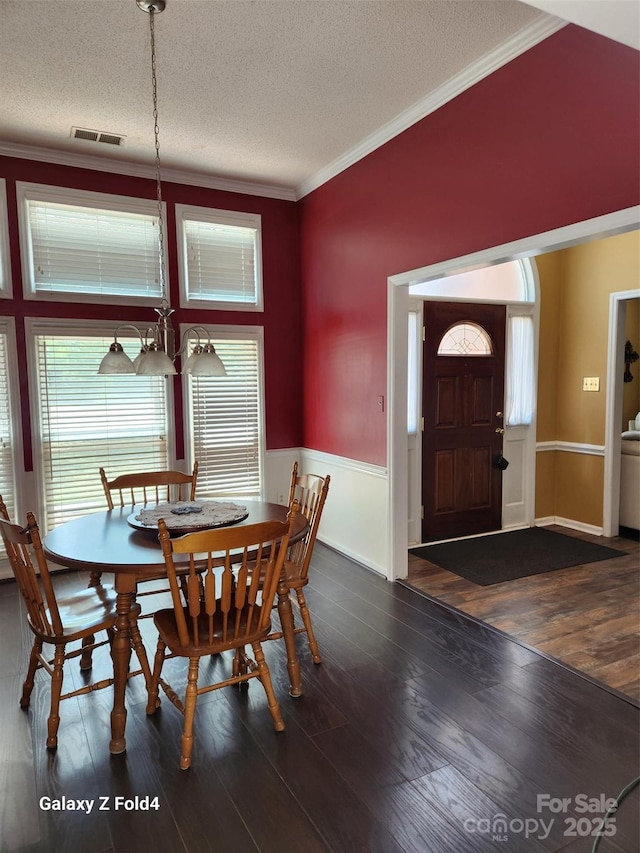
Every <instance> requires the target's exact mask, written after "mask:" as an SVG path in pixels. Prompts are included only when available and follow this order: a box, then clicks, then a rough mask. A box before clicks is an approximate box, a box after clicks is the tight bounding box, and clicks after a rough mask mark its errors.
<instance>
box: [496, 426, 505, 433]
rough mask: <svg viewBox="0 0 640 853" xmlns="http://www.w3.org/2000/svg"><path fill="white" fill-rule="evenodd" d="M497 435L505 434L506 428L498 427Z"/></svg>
mask: <svg viewBox="0 0 640 853" xmlns="http://www.w3.org/2000/svg"><path fill="white" fill-rule="evenodd" d="M496 435H504V430H503V429H502V427H496Z"/></svg>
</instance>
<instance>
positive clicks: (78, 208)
mask: <svg viewBox="0 0 640 853" xmlns="http://www.w3.org/2000/svg"><path fill="white" fill-rule="evenodd" d="M17 186H18V203H19V210H20V239H21V249H22V264H23V277H24V283H25V285H24V286H25V297H26V298H28V299H34V298H43V297H44V298H55V299H57V300H60V299H61V298H62V299H64V298H67V299H68V298H72V299H73V301H74V302H77V301H83V302H87V301H98V300H100V301H103V300H104V298H105V297H113V300H112V301H114V302H118V303H120V304H122V303H126V302H135V301H136V300H137V301H140V299H144V301H145V302H152V301H157V300H158V299H160V298H161V297H162V288H161V285H160V273H159V255H158V220H157V204H156V202H155V201H150V200H147V199H134V198H126V197H123V196H112V195H106V194H104V193H89V192H82V191H80V190H75V191H74V190H67V189H62V188H58V187H47V186H41V185H37V184H24V183H18V185H17ZM65 295H66V296H65Z"/></svg>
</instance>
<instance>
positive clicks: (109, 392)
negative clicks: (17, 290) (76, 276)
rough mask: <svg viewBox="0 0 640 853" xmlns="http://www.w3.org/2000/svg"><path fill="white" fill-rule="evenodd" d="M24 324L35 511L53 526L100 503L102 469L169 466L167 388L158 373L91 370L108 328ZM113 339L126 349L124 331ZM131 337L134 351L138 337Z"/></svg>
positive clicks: (61, 323)
mask: <svg viewBox="0 0 640 853" xmlns="http://www.w3.org/2000/svg"><path fill="white" fill-rule="evenodd" d="M27 323H28V329H29V333H30V335H31V339H32V357H33V365H32V367H33V372H34V374H35V379H36V383H35V393H36V395H37V399H36V400H35V401H34V403H35V405H34V406H33V410H34V417H35V420H36V422H37V426H36V429H37V434H38V435H39V442H38V446H37V447H36V448H34V450H35V455H36V460H37V461H36V465H37V471H38V477H39V484H40V493H41V495H40V497H41V500H42V510H41V515H42V521H43V523H44V526H45V528H46V529H51V528H52V527H55V526H56V525H58V524H62V523H63V522H65V521H68V520H69V519H71V518H74V517H76V516H80V515H86V514H87V513H88V512H96V511H98V510H100V509H104V508H105V498H104V491H103V489H102V484H101V482H100V476H99V473H98V472H99V469H100V467H101V466H102V467H104V469H105V470H106V472H107V476H108V477H110V478H111V477H115V476H117V475H118V474H126V473H130V472H134V471H140V470H144V469H146V470H149V471H153V470H161V469H163V468H168V467H171V465H170V464H169V453H168V441H167V437H168V436H167V433H168V416H167V412H168V400H167V398H168V393H169V391H168V386H167V383H166V380H165V379H164V377H161V376H135V375H131V376H128V375H125V376H98V375H97V370H98V365H99V364H100V360H101V358H102V356H103V355H104V353H105V352H106V350H107V349H108V347H109V344H110V343H111V342H112V340H113V335H112V334H110V332H109V328H110V327H109V326H102V327H100V328H93V329H87V324H86V323H84V324H82V325H78V324H73V323H72V321H66V322H65V321H55V323H52V322H50V321H49V322H47V321H39V320H31V321H27ZM114 325H115V324H114ZM123 331H126V330H123ZM118 339H119V340H121V342H122V343H123V345H124V346H125V348H127V337H126V336H124V335H123V334H122V332H120V333H119V334H118ZM129 340H130V342H131V347H129V348H130V349H131V350H132V351H133V352H135V349H136V343H137V340H138V339H137V337H132V338H130V339H129ZM133 352H132V353H131V354H133Z"/></svg>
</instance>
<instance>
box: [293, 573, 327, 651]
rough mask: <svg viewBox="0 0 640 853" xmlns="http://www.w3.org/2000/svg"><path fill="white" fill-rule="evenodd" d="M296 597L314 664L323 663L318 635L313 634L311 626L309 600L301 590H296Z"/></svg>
mask: <svg viewBox="0 0 640 853" xmlns="http://www.w3.org/2000/svg"><path fill="white" fill-rule="evenodd" d="M296 595H297V596H298V606H299V608H300V616H302V622H303V623H304V629H305V631H306V632H307V641H308V643H309V650H310V652H311V657H312V658H313V662H314V663H322V658H321V657H320V650H319V649H318V641H317V640H316V635H315V634H314V633H313V626H312V624H311V614H310V613H309V608H308V607H307V600H306V598H305V597H304V593H303V591H302V590H301V589H297V590H296Z"/></svg>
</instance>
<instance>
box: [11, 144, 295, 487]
mask: <svg viewBox="0 0 640 853" xmlns="http://www.w3.org/2000/svg"><path fill="white" fill-rule="evenodd" d="M0 177H3V178H5V179H6V182H7V203H8V209H9V239H10V243H11V268H12V278H13V292H14V299H13V300H4V299H3V300H0V314H2V315H12V316H15V318H16V332H17V338H18V367H19V376H20V386H21V401H22V420H23V425H24V433H25V435H24V446H25V466H26V470H28V471H29V470H31V469H32V460H31V430H30V418H29V409H28V388H27V370H26V352H25V347H24V322H23V321H24V317H25V316H32V317H43V316H44V317H65V318H66V317H77V318H87V319H95V318H106V319H114V320H125V319H126V320H128V321H129V322H133V323H140V324H142V325H148V323H149V322H151V321H152V317H155V315H154V314H153V310H152V308H151V307H147V308H139V307H127V308H120V307H118V306H117V305H109V304H106V303H104V304H100V305H87V304H77V305H73V304H70V303H68V302H65V303H55V302H47V303H37V302H35V301H33V300H29V301H25V300H24V299H23V296H22V273H21V267H20V255H19V248H18V247H19V237H18V220H17V207H16V194H15V182H16V181H17V180H18V181H31V182H34V183H43V184H49V185H53V186H64V187H72V188H76V189H83V190H94V191H96V192H107V193H114V194H117V195H128V196H138V197H142V198H152V199H153V198H155V194H156V188H155V181H150V180H148V179H145V178H132V177H129V176H124V175H112V174H109V173H106V172H94V171H90V170H88V169H75V168H70V167H67V166H56V165H50V164H47V163H36V162H33V161H30V160H21V159H13V158H9V157H0ZM162 196H163V200H164V201H166V202H167V234H168V246H167V248H168V254H169V265H168V272H169V282H170V288H171V299H170V302H171V304H172V305H173V306H174V307H175V309H176V310H175V314H174V315H173V319H174V325H175V327H176V328H177V325H178V324H179V323H188V324H190V325H194V324H197V323H202V324H205V323H226V324H232V325H243V324H244V325H262V326H264V340H265V385H266V388H265V395H266V432H267V435H266V442H267V449H273V448H281V447H298V446H300V444H301V443H302V426H301V424H302V411H301V406H300V400H301V397H302V370H301V365H300V360H299V358H298V357H297V354H298V353H299V352H300V349H301V345H302V344H301V338H302V333H301V304H300V270H299V233H298V218H299V217H298V208H297V205H296V204H295V203H294V202H289V201H281V200H278V199H269V198H262V197H257V196H252V195H241V194H237V193H229V192H222V191H219V190H210V189H203V188H201V187H192V186H183V185H180V184H173V183H169V182H163V185H162ZM176 203H182V204H194V205H200V206H203V207H215V208H222V209H226V210H238V211H243V212H247V213H259V214H260V215H261V216H262V267H263V287H264V305H265V310H264V312H263V313H259V314H258V313H255V312H240V311H226V312H225V311H215V310H213V311H211V310H202V309H181V308H179V307H178V304H179V295H178V260H177V246H176V229H175V213H174V207H173V205H174V204H176ZM180 382H181V380H180V378H179V377H176V378H175V383H176V388H175V391H176V393H175V395H174V396H175V401H176V426H177V429H178V435H177V447H176V452H177V458H178V459H181V458H183V454H184V444H183V435H182V427H181V424H182V395H181V393H180Z"/></svg>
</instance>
